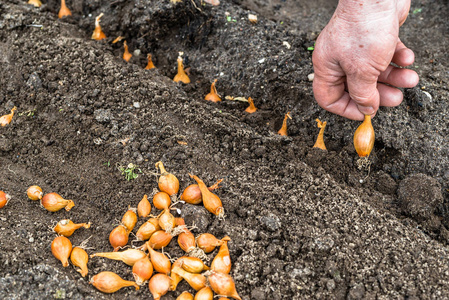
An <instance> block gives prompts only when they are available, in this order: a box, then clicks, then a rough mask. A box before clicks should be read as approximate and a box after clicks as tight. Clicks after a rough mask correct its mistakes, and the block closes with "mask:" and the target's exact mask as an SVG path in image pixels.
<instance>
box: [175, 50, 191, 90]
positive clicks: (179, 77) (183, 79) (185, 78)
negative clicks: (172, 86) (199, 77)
mask: <svg viewBox="0 0 449 300" xmlns="http://www.w3.org/2000/svg"><path fill="white" fill-rule="evenodd" d="M177 62H178V73H177V74H176V76H175V78H173V81H174V82H180V81H181V82H183V83H185V84H187V83H190V78H189V76H187V74H186V72H185V71H184V65H183V64H182V57H181V56H178V59H177Z"/></svg>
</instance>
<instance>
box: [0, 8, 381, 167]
mask: <svg viewBox="0 0 449 300" xmlns="http://www.w3.org/2000/svg"><path fill="white" fill-rule="evenodd" d="M206 2H207V1H206ZM208 3H210V4H213V2H208ZM28 4H31V5H34V6H35V7H40V6H41V5H42V3H41V2H40V0H29V1H28ZM213 5H214V4H213ZM71 15H72V12H71V11H70V9H69V8H68V7H67V5H66V3H65V0H61V7H60V10H59V13H58V17H59V18H64V17H67V16H71ZM102 16H103V13H101V14H100V15H99V16H97V17H96V18H95V29H94V31H93V33H92V37H91V38H92V39H94V40H103V39H106V34H105V33H104V32H103V30H102V29H101V26H100V19H101V17H102ZM123 39H124V38H123V37H122V36H119V37H117V38H116V39H114V41H113V42H112V43H113V44H115V43H117V42H119V41H121V40H123ZM123 48H124V52H123V56H122V58H123V59H124V60H125V61H127V62H128V61H129V60H130V59H131V57H132V54H131V53H130V52H129V50H128V44H127V43H126V40H125V41H124V42H123ZM182 55H183V52H179V56H178V59H177V64H178V73H177V74H176V75H175V77H174V78H173V81H175V82H183V83H184V84H188V83H190V78H189V76H188V75H187V74H186V71H185V70H184V65H183V58H182ZM147 59H148V63H147V66H146V67H145V69H153V68H156V67H155V65H154V63H153V61H152V55H151V54H148V55H147ZM216 83H217V79H215V80H214V81H213V82H212V84H211V87H210V93H208V94H207V95H206V96H205V97H204V99H205V100H207V101H211V102H219V101H221V97H220V95H219V94H218V93H217V89H216ZM226 99H228V100H235V101H243V102H248V103H249V106H248V107H247V108H246V109H245V112H247V113H250V114H251V113H254V112H256V111H257V108H256V106H255V104H254V100H253V99H252V98H251V97H248V99H246V98H245V97H232V96H226ZM14 109H15V107H14ZM14 109H13V110H14ZM13 115H14V111H11V113H10V114H9V115H5V116H4V117H7V116H8V117H7V119H8V118H9V119H8V120H9V121H8V120H5V121H3V120H2V119H0V124H1V125H2V126H5V125H6V124H9V122H10V121H11V119H12V116H13ZM2 118H3V117H2ZM288 119H291V116H290V112H287V113H286V114H285V117H284V120H283V122H282V126H281V128H280V129H279V131H278V132H277V133H278V134H279V135H283V136H287V120H288ZM5 122H7V123H5ZM317 122H318V127H319V128H321V130H320V133H319V135H318V139H317V142H316V143H315V145H314V147H315V148H320V149H323V150H326V146H325V145H324V140H323V133H324V128H325V127H326V122H321V121H320V120H318V119H317ZM354 146H355V149H356V151H357V153H358V155H359V156H360V157H362V158H364V157H365V158H367V157H368V156H369V154H370V153H371V150H372V148H373V146H374V129H373V127H372V125H371V117H370V116H369V115H366V116H365V120H364V122H363V123H362V124H361V125H360V126H359V128H358V129H357V131H356V132H355V134H354ZM366 160H367V159H365V161H366Z"/></svg>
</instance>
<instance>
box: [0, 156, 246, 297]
mask: <svg viewBox="0 0 449 300" xmlns="http://www.w3.org/2000/svg"><path fill="white" fill-rule="evenodd" d="M155 167H156V168H157V169H158V171H159V172H158V178H157V185H158V189H155V190H154V191H153V193H152V195H151V197H150V199H151V201H150V200H149V197H148V195H144V196H143V197H142V199H141V200H140V201H139V202H138V203H137V208H133V207H130V206H129V207H128V209H127V210H126V211H125V212H124V214H123V216H122V218H121V221H120V224H118V225H116V226H115V227H114V228H113V229H112V231H111V232H110V234H109V244H110V247H107V246H106V245H105V248H106V250H105V251H98V252H95V253H91V254H90V255H89V254H88V253H87V252H86V250H88V249H89V248H87V247H86V244H87V241H85V242H83V243H81V245H79V246H73V245H72V243H71V241H70V240H69V237H71V236H72V235H73V234H76V231H77V230H79V229H80V228H84V230H85V229H89V228H90V227H91V223H90V222H88V223H74V222H73V221H72V220H69V219H65V220H60V221H59V222H58V223H57V224H56V226H55V227H54V228H53V230H54V231H55V233H57V234H58V236H57V237H56V238H55V239H54V240H53V242H52V243H51V252H52V254H53V256H54V257H55V258H56V259H58V260H59V261H60V262H61V264H62V266H63V267H68V266H69V265H70V264H72V265H73V266H74V267H75V270H76V271H77V272H79V273H80V275H81V276H82V277H88V278H89V283H90V284H91V285H92V286H94V287H95V288H96V289H98V290H99V291H101V292H103V293H114V292H116V291H118V290H120V289H122V288H127V287H134V288H135V289H136V290H139V289H141V288H142V287H143V286H145V285H148V289H149V290H150V293H151V294H152V295H153V298H154V299H160V298H161V297H162V296H163V295H165V294H167V293H168V292H174V291H177V290H179V288H178V285H179V283H180V282H181V281H185V282H186V283H187V284H188V285H189V286H190V287H191V291H194V294H192V293H190V292H189V291H183V292H182V293H180V294H179V292H178V293H177V294H179V296H178V297H177V299H199V300H207V299H208V300H213V299H214V297H221V298H220V299H230V298H232V299H241V298H240V296H239V294H238V292H237V290H236V287H235V283H234V280H233V278H232V276H231V275H230V272H231V268H232V262H231V255H230V252H229V248H228V242H230V241H231V238H230V237H229V236H224V237H222V238H217V237H215V236H214V235H213V234H211V233H202V234H199V235H197V236H194V234H193V233H192V232H191V230H193V229H194V228H195V227H194V226H188V225H186V224H185V222H184V219H182V218H180V217H175V216H174V215H173V214H172V213H171V212H172V211H173V210H176V209H175V208H173V206H174V205H176V202H174V201H176V199H177V197H178V194H179V187H180V183H179V180H178V179H177V177H176V176H175V175H174V174H172V173H170V172H168V171H167V170H166V169H165V166H164V165H163V163H162V162H161V161H159V162H157V163H156V164H155ZM189 176H190V177H191V178H192V179H193V180H195V181H196V184H191V185H189V186H187V187H186V188H185V189H184V191H183V192H182V194H181V196H180V197H179V198H180V199H182V201H184V202H187V203H191V204H200V203H203V205H204V207H205V208H206V209H207V210H208V211H210V212H211V213H212V214H214V215H216V216H217V217H218V218H224V208H223V204H222V201H221V200H220V198H219V197H218V196H217V195H216V194H215V193H213V191H215V190H216V189H218V188H219V184H220V183H221V181H222V180H219V181H217V182H216V183H215V184H213V185H211V186H209V187H208V186H207V185H206V184H205V183H204V182H203V180H201V179H200V178H199V177H198V176H196V175H193V174H189ZM27 195H28V197H29V198H30V199H31V200H33V201H37V200H40V201H41V203H42V206H44V207H45V208H46V209H47V210H49V211H51V212H56V211H58V210H60V209H62V208H65V209H66V210H70V208H71V207H73V201H72V200H66V199H63V198H62V197H61V196H59V195H58V194H56V193H49V194H44V193H43V192H42V189H41V188H40V187H38V186H31V187H30V188H29V189H28V190H27ZM0 196H2V195H1V193H0ZM153 206H154V208H156V210H157V213H156V214H154V215H153V214H152V210H153ZM67 207H68V208H67ZM138 224H140V225H138ZM137 225H138V226H137ZM106 239H107V237H105V241H106ZM131 239H132V242H130V240H131ZM173 239H176V241H177V244H178V245H179V247H180V248H181V249H182V252H184V254H183V255H181V256H180V257H174V256H172V255H170V254H169V252H167V248H166V247H167V246H168V245H169V244H170V242H171V241H172V240H173ZM139 242H140V243H141V245H140V246H139V245H137V243H139ZM216 250H218V251H217V252H216V254H215V255H214V256H213V258H212V257H211V256H210V253H212V252H213V251H216ZM178 253H179V250H178ZM208 254H209V255H208ZM100 258H103V259H109V260H116V261H121V262H122V263H123V268H130V269H129V270H130V271H131V273H132V278H131V276H128V277H130V278H122V277H121V276H120V275H118V274H116V273H115V272H112V271H111V270H103V271H101V272H99V273H98V274H95V275H93V276H91V275H92V274H90V273H89V268H88V265H89V261H90V260H92V259H94V260H98V259H100ZM211 258H212V259H211ZM106 262H107V261H106ZM126 273H127V272H124V274H126ZM184 286H185V285H184Z"/></svg>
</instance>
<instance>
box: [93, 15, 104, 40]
mask: <svg viewBox="0 0 449 300" xmlns="http://www.w3.org/2000/svg"><path fill="white" fill-rule="evenodd" d="M102 16H103V13H101V14H100V15H99V16H98V17H96V18H95V29H94V32H93V33H92V39H93V40H97V41H100V40H102V39H105V38H106V35H105V34H104V32H103V30H101V26H100V19H101V17H102Z"/></svg>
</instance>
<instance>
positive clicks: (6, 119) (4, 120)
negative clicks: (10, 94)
mask: <svg viewBox="0 0 449 300" xmlns="http://www.w3.org/2000/svg"><path fill="white" fill-rule="evenodd" d="M16 109H17V107H15V106H14V107H13V108H12V109H11V113H9V114H7V115H4V116H1V117H0V125H1V126H2V127H4V126H6V125H8V124H9V123H11V121H12V117H13V116H14V112H15V111H16Z"/></svg>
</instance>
